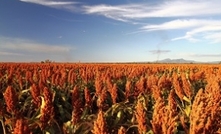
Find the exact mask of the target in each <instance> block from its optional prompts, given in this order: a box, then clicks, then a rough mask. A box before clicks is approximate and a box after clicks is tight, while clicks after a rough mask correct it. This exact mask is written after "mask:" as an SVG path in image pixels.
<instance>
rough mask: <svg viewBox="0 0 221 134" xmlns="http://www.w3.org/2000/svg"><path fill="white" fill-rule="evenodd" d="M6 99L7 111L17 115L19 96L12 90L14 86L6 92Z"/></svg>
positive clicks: (9, 87)
mask: <svg viewBox="0 0 221 134" xmlns="http://www.w3.org/2000/svg"><path fill="white" fill-rule="evenodd" d="M4 99H5V103H6V106H7V107H6V108H7V111H8V112H9V113H10V112H13V113H16V112H17V109H16V106H17V100H18V96H17V93H16V91H15V90H14V89H13V88H12V86H8V87H7V89H6V90H5V93H4Z"/></svg>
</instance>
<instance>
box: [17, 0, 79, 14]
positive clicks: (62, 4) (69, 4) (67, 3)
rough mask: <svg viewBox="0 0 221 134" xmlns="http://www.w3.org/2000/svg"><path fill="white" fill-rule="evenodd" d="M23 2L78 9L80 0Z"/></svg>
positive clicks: (22, 0)
mask: <svg viewBox="0 0 221 134" xmlns="http://www.w3.org/2000/svg"><path fill="white" fill-rule="evenodd" d="M20 1H21V2H26V3H33V4H38V5H43V6H47V7H52V8H57V9H63V10H67V11H71V12H73V11H78V10H79V9H78V7H77V6H76V5H77V4H79V2H73V1H62V0H61V1H56V0H20Z"/></svg>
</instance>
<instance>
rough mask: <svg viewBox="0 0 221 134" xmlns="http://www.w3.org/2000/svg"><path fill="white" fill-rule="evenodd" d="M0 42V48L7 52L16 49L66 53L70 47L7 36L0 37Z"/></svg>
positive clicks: (31, 51) (20, 50)
mask: <svg viewBox="0 0 221 134" xmlns="http://www.w3.org/2000/svg"><path fill="white" fill-rule="evenodd" d="M0 40H1V43H2V44H4V45H0V49H1V50H4V51H5V52H7V53H8V54H10V53H11V52H12V51H13V52H14V51H17V52H20V53H46V54H53V53H56V54H60V53H68V52H69V51H70V50H71V48H70V47H67V46H62V45H49V44H41V43H37V42H34V41H30V40H26V39H19V38H7V37H0Z"/></svg>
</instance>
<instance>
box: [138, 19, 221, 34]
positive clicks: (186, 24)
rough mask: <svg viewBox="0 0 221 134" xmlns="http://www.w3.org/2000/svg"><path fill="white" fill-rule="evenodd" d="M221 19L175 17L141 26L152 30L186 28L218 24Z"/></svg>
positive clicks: (143, 28)
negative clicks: (159, 22) (167, 20)
mask: <svg viewBox="0 0 221 134" xmlns="http://www.w3.org/2000/svg"><path fill="white" fill-rule="evenodd" d="M220 24H221V20H205V19H204V20H203V19H189V20H187V19H177V20H172V21H169V22H164V23H162V24H155V25H146V26H143V27H142V28H140V29H142V30H146V31H154V30H170V29H187V28H193V27H200V26H206V25H214V26H217V25H220Z"/></svg>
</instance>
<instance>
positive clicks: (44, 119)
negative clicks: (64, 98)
mask: <svg viewBox="0 0 221 134" xmlns="http://www.w3.org/2000/svg"><path fill="white" fill-rule="evenodd" d="M40 113H41V117H40V121H41V123H42V125H41V129H44V128H45V127H46V126H47V125H49V123H50V120H51V119H53V118H54V106H53V93H52V92H51V91H50V90H49V89H48V88H47V87H45V88H44V89H43V97H42V104H41V111H40Z"/></svg>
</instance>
